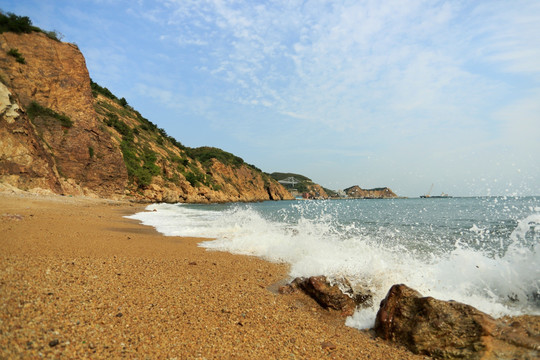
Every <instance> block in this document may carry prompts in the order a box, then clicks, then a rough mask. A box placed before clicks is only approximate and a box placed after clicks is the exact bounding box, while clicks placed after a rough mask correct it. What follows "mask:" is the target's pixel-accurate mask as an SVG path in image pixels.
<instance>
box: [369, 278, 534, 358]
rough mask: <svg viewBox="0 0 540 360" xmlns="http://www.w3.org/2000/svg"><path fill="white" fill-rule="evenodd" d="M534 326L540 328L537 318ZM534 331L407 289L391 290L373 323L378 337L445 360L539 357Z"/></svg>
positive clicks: (395, 287) (516, 323)
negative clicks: (536, 325) (537, 325)
mask: <svg viewBox="0 0 540 360" xmlns="http://www.w3.org/2000/svg"><path fill="white" fill-rule="evenodd" d="M530 321H532V322H535V323H536V324H538V322H539V317H531V319H530ZM532 328H533V327H531V326H529V327H528V328H527V327H526V326H524V325H523V324H521V323H519V322H510V323H509V321H508V320H507V319H506V320H505V321H503V320H496V319H494V318H492V317H491V316H489V315H487V314H485V313H483V312H481V311H479V310H477V309H476V308H474V307H472V306H470V305H466V304H463V303H459V302H456V301H442V300H437V299H434V298H432V297H422V295H421V294H420V293H419V292H417V291H416V290H413V289H411V288H409V287H407V286H406V285H394V286H392V288H391V289H390V291H389V292H388V294H387V295H386V297H385V299H384V300H383V301H382V302H381V306H380V309H379V311H378V313H377V317H376V320H375V332H376V333H377V335H378V336H380V337H382V338H384V339H386V340H390V341H394V342H397V343H400V344H403V345H405V346H406V347H407V348H408V349H410V350H411V351H412V352H414V353H417V354H425V355H429V356H432V357H435V358H444V359H507V358H508V359H514V358H520V359H529V358H530V359H535V358H538V356H539V355H540V352H539V351H540V335H539V334H538V332H536V333H534V332H531V329H532Z"/></svg>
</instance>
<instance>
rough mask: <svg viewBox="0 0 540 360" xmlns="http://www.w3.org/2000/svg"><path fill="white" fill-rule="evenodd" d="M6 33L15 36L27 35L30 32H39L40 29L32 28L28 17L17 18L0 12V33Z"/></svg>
mask: <svg viewBox="0 0 540 360" xmlns="http://www.w3.org/2000/svg"><path fill="white" fill-rule="evenodd" d="M7 31H10V32H14V33H17V34H21V33H26V34H29V33H31V32H32V31H41V29H40V28H38V27H35V26H32V20H30V18H29V17H28V16H17V15H15V14H12V13H4V12H0V33H3V32H7Z"/></svg>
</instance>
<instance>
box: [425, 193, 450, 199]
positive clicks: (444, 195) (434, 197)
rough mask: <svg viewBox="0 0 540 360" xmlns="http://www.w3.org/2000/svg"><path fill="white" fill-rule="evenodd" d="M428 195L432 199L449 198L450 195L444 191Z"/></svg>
mask: <svg viewBox="0 0 540 360" xmlns="http://www.w3.org/2000/svg"><path fill="white" fill-rule="evenodd" d="M429 197H431V198H432V199H442V198H451V197H452V196H450V195H448V194H445V193H441V195H434V196H429Z"/></svg>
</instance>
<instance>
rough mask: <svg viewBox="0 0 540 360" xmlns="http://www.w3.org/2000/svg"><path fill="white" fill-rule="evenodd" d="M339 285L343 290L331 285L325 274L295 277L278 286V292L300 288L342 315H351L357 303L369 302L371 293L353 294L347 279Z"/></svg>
mask: <svg viewBox="0 0 540 360" xmlns="http://www.w3.org/2000/svg"><path fill="white" fill-rule="evenodd" d="M341 285H342V287H343V288H345V289H346V290H345V292H343V291H342V290H341V289H340V287H339V286H338V285H331V284H330V282H329V281H328V280H327V279H326V277H325V276H312V277H310V278H308V279H306V278H296V279H294V280H293V282H292V283H291V284H289V285H285V286H282V287H280V288H279V292H280V293H281V294H289V293H292V292H294V291H296V290H297V289H300V290H302V291H303V292H305V293H306V294H307V295H309V296H311V297H312V298H313V299H314V300H315V301H317V302H318V303H319V305H321V306H322V307H324V308H330V309H334V310H338V311H341V312H342V314H343V315H344V316H350V315H352V314H353V313H354V310H355V309H356V307H357V306H358V305H361V304H367V303H369V304H370V303H371V295H369V294H368V295H365V294H353V291H352V288H351V286H350V284H349V282H348V281H346V280H343V281H342V283H341Z"/></svg>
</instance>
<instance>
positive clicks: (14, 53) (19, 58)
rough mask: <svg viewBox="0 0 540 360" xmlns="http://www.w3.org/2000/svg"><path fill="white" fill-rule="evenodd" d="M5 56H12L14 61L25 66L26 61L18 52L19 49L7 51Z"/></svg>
mask: <svg viewBox="0 0 540 360" xmlns="http://www.w3.org/2000/svg"><path fill="white" fill-rule="evenodd" d="M7 54H8V55H9V56H13V57H14V58H15V60H17V62H18V63H21V64H26V60H25V59H24V56H22V54H21V53H20V52H19V49H15V48H12V49H9V51H8V52H7Z"/></svg>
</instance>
